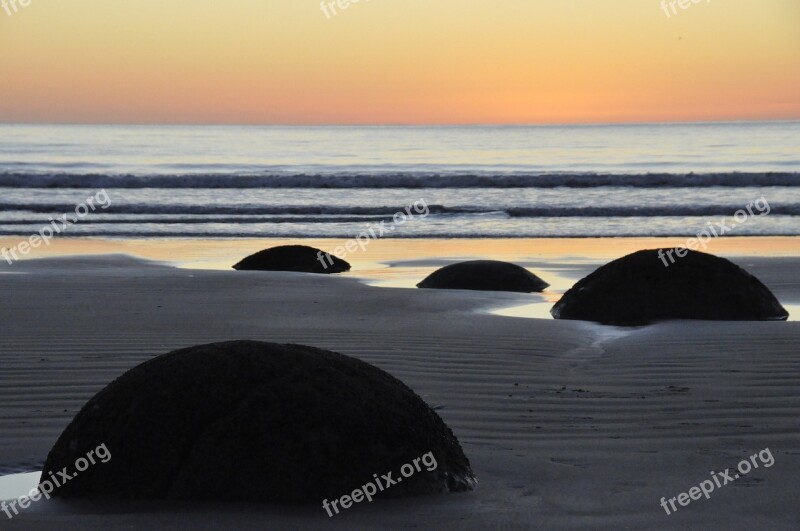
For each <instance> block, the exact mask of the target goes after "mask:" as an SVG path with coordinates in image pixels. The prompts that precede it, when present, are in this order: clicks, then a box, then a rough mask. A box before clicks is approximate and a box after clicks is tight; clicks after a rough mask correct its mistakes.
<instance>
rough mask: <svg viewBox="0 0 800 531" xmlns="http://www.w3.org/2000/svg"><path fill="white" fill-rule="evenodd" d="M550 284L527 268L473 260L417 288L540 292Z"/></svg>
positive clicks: (451, 267)
mask: <svg viewBox="0 0 800 531" xmlns="http://www.w3.org/2000/svg"><path fill="white" fill-rule="evenodd" d="M547 286H549V284H548V283H547V282H545V281H544V280H542V279H540V278H539V277H537V276H536V275H534V274H533V273H531V272H530V271H528V270H527V269H524V268H522V267H520V266H518V265H515V264H509V263H508V262H498V261H496V260H470V261H468V262H460V263H458V264H451V265H449V266H445V267H443V268H441V269H437V270H436V271H434V272H433V273H431V274H430V275H428V277H427V278H425V280H423V281H422V282H420V283H419V284H417V287H418V288H428V289H467V290H478V291H515V292H520V293H533V292H540V291H543V290H544V289H545V288H547Z"/></svg>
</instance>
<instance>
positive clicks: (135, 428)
mask: <svg viewBox="0 0 800 531" xmlns="http://www.w3.org/2000/svg"><path fill="white" fill-rule="evenodd" d="M101 444H105V445H106V447H107V449H108V452H109V453H110V454H111V459H110V460H108V462H106V463H100V462H98V463H97V464H95V465H92V466H91V467H89V468H88V470H86V471H85V472H81V473H79V474H78V475H77V476H75V477H74V478H73V479H72V480H71V481H69V482H67V483H65V484H64V485H62V486H61V487H60V488H58V489H56V490H55V492H54V495H55V496H61V497H67V498H70V497H73V498H88V499H101V498H110V499H180V500H250V501H267V502H278V503H295V502H314V503H321V502H322V500H323V499H326V498H327V499H335V498H338V497H341V496H342V495H344V494H348V493H350V492H352V491H353V490H354V489H356V488H358V487H361V486H362V485H364V484H366V483H367V482H369V481H371V480H373V474H378V475H379V476H380V475H382V474H385V473H387V472H390V471H392V472H393V473H394V476H393V477H395V478H397V477H398V475H399V470H400V468H401V467H402V465H403V464H406V463H411V462H412V461H413V460H414V459H418V458H420V457H421V456H423V455H424V454H426V453H428V452H432V453H433V455H434V456H435V459H436V463H437V465H438V466H437V467H436V468H435V470H433V471H432V472H429V471H428V469H427V468H426V467H422V470H421V471H420V472H416V473H415V474H414V475H412V476H411V477H408V478H404V479H403V480H402V482H401V483H398V484H397V485H394V486H392V487H390V488H389V489H387V490H386V491H384V492H383V493H382V494H379V496H381V495H387V496H402V495H412V494H430V493H438V492H458V491H466V490H470V489H472V488H473V486H474V484H475V479H474V476H473V474H472V470H471V469H470V464H469V461H468V460H467V458H466V456H465V455H464V453H463V451H462V449H461V446H460V445H459V442H458V440H457V439H456V437H455V436H454V435H453V433H452V432H451V431H450V429H449V428H448V427H447V426H446V425H445V423H444V422H443V421H442V420H441V418H439V416H438V415H437V414H436V413H435V412H434V411H433V410H432V409H431V408H430V407H428V406H427V405H426V404H425V402H423V401H422V399H421V398H420V397H419V396H417V395H416V394H415V393H414V392H413V391H412V390H411V389H409V388H408V387H406V386H405V385H404V384H403V383H402V382H400V381H399V380H397V379H396V378H394V377H392V376H390V375H389V374H387V373H386V372H384V371H382V370H380V369H378V368H376V367H374V366H372V365H369V364H367V363H364V362H362V361H359V360H357V359H354V358H350V357H348V356H344V355H341V354H337V353H335V352H329V351H325V350H320V349H316V348H312V347H306V346H301V345H278V344H274V343H262V342H255V341H234V342H227V343H215V344H210V345H201V346H195V347H190V348H186V349H182V350H177V351H174V352H170V353H169V354H165V355H162V356H159V357H157V358H154V359H152V360H150V361H147V362H145V363H143V364H141V365H139V366H138V367H135V368H133V369H131V370H130V371H128V372H127V373H125V374H124V375H122V376H121V377H120V378H118V379H117V380H115V381H114V382H113V383H111V384H110V385H109V386H108V387H106V388H105V389H103V390H102V391H100V392H99V393H98V394H97V395H96V396H95V397H94V398H92V399H91V400H90V401H89V402H88V403H87V404H86V405H85V406H84V407H83V409H82V410H81V411H80V412H79V413H78V415H77V416H76V417H75V419H74V420H73V421H72V423H71V424H70V425H69V426H68V427H67V429H66V430H65V431H64V433H63V434H62V435H61V437H60V438H59V439H58V442H56V444H55V446H54V447H53V449H52V450H51V451H50V454H49V455H48V458H47V462H46V464H45V467H44V473H43V474H42V478H43V479H45V478H47V477H49V475H50V473H51V472H53V473H54V474H55V473H56V472H57V471H59V470H61V469H62V468H64V467H67V469H68V470H74V463H75V461H76V459H78V458H79V457H82V456H85V455H86V454H87V453H88V452H89V451H91V450H93V449H95V448H97V447H98V446H99V445H101Z"/></svg>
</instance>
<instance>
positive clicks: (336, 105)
mask: <svg viewBox="0 0 800 531" xmlns="http://www.w3.org/2000/svg"><path fill="white" fill-rule="evenodd" d="M351 1H352V0H351ZM681 1H688V0H681ZM17 2H19V0H17ZM667 3H669V2H667ZM660 5H661V4H660V0H613V1H612V0H608V1H603V0H558V1H555V0H548V1H544V0H542V1H537V0H504V1H503V2H495V3H490V2H478V1H475V2H471V1H467V0H436V1H435V2H431V1H430V0H428V1H423V0H371V1H369V2H367V1H366V0H361V1H360V2H359V3H357V4H352V5H351V6H350V7H349V8H348V9H347V10H346V11H341V12H339V13H338V14H337V15H335V16H333V17H331V18H330V19H328V18H326V16H325V14H324V13H323V12H322V10H321V9H320V3H319V2H318V1H317V0H226V1H224V2H223V1H221V0H170V1H164V0H138V1H137V2H131V1H130V0H70V1H69V2H65V1H63V0H61V1H56V0H30V5H29V6H27V7H20V8H19V10H18V12H17V13H15V14H13V15H12V16H8V15H7V14H6V13H5V12H4V11H2V10H0V50H2V51H1V52H0V81H2V83H0V121H3V122H15V121H16V122H29V121H33V122H104V123H108V122H116V123H560V122H567V123H570V122H614V121H625V122H627V121H688V120H735V119H797V118H800V32H798V31H797V28H799V27H800V2H798V1H797V0H759V1H758V2H754V1H750V0H712V1H710V2H705V1H704V2H700V3H697V4H691V5H690V7H689V8H688V9H685V10H681V9H680V8H678V9H677V10H678V13H677V14H673V15H671V16H670V17H669V18H667V16H666V14H665V13H664V11H662V9H661V7H660Z"/></svg>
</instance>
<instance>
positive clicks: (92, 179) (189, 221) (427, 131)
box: [0, 122, 800, 238]
mask: <svg viewBox="0 0 800 531" xmlns="http://www.w3.org/2000/svg"><path fill="white" fill-rule="evenodd" d="M103 190H104V191H105V194H107V196H108V198H109V204H108V205H107V208H96V209H94V210H93V211H91V212H89V213H88V215H85V216H84V217H81V218H80V219H78V218H77V217H75V215H74V214H75V210H76V206H78V205H80V204H82V203H84V202H85V201H86V200H87V198H89V197H92V196H95V195H96V194H98V193H99V192H101V191H103ZM412 205H417V210H416V211H415V210H414V209H413V208H412V209H410V207H411V206H412ZM420 205H424V206H425V208H424V210H425V212H426V215H424V216H423V215H419V212H422V210H423V209H422V208H421V207H420ZM748 207H749V209H748ZM398 212H404V213H405V214H406V217H408V218H409V219H408V222H404V223H402V224H400V223H394V224H393V225H392V227H391V228H392V230H389V231H386V233H385V234H384V235H383V237H393V238H395V237H401V238H535V237H547V238H550V237H616V236H687V237H689V236H693V235H695V234H697V233H698V232H699V231H701V230H703V228H704V227H706V226H708V225H709V224H710V223H717V222H718V221H723V222H724V220H726V219H727V220H728V222H727V225H728V231H727V235H732V236H777V235H784V236H785V235H798V234H800V122H771V123H756V122H752V123H719V124H717V123H698V124H642V125H585V126H498V127H490V126H470V127H466V126H465V127H460V126H449V127H400V126H398V127H392V126H375V127H356V126H353V127H345V126H335V127H330V126H325V127H288V126H287V127H284V126H265V127H256V126H246V127H238V126H62V125H58V126H53V125H9V124H6V125H0V235H2V236H28V235H30V234H33V233H35V232H37V231H39V230H40V229H41V228H42V227H43V226H46V225H48V224H50V223H51V220H53V219H58V218H60V217H61V216H63V215H64V214H70V215H71V217H73V218H75V223H73V224H71V225H70V226H69V227H68V230H65V231H64V233H63V234H62V236H63V237H70V236H71V237H89V236H92V237H109V238H162V237H163V238H175V237H177V238H235V237H247V238H250V237H271V238H276V237H277V238H284V237H285V238H302V237H313V238H327V237H332V238H352V237H354V236H355V235H357V234H359V233H361V232H363V231H364V230H365V229H366V228H368V227H375V226H377V224H379V223H380V222H381V221H385V222H391V221H392V220H393V219H394V215H395V214H396V213H398ZM737 212H739V213H741V212H746V213H747V216H746V218H745V217H743V216H741V214H740V215H739V217H738V218H737V217H733V216H734V215H735V214H737ZM409 214H411V215H410V216H409ZM415 214H416V215H415Z"/></svg>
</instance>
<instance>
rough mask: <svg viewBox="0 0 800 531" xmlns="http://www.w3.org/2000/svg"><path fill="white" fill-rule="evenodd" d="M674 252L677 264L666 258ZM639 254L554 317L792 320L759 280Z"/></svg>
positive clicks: (724, 268) (565, 302)
mask: <svg viewBox="0 0 800 531" xmlns="http://www.w3.org/2000/svg"><path fill="white" fill-rule="evenodd" d="M668 252H671V253H672V258H673V260H670V259H669V257H668V255H667V254H666V253H668ZM681 252H682V253H683V252H686V253H687V254H686V255H685V256H684V257H683V258H681V257H678V256H676V254H675V249H653V250H645V251H638V252H635V253H633V254H630V255H628V256H625V257H623V258H619V259H617V260H614V261H613V262H610V263H608V264H606V265H604V266H602V267H601V268H599V269H598V270H597V271H595V272H594V273H592V274H591V275H589V276H587V277H586V278H584V279H582V280H581V281H579V282H578V283H577V284H575V285H574V286H573V287H572V289H570V290H569V291H567V292H566V293H565V294H564V296H563V297H562V298H561V300H560V301H558V303H556V305H555V306H553V309H552V310H550V313H551V314H552V315H553V317H555V318H556V319H578V320H583V321H597V322H600V323H604V324H614V325H623V326H624V325H632V326H635V325H643V324H648V323H651V322H654V321H661V320H669V319H699V320H713V321H780V320H785V319H786V318H787V317H788V316H789V314H788V312H787V311H786V310H785V309H784V308H783V307H782V306H781V305H780V303H779V302H778V300H777V299H776V298H775V296H774V295H773V294H772V292H771V291H770V290H769V289H767V287H766V286H764V284H762V283H761V282H760V281H759V280H758V279H757V278H756V277H754V276H753V275H751V274H750V273H748V272H747V271H745V270H744V269H742V268H740V267H739V266H737V265H736V264H734V263H732V262H730V261H728V260H726V259H724V258H719V257H717V256H713V255H710V254H706V253H701V252H697V251H691V250H688V249H685V250H683V251H681Z"/></svg>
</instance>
